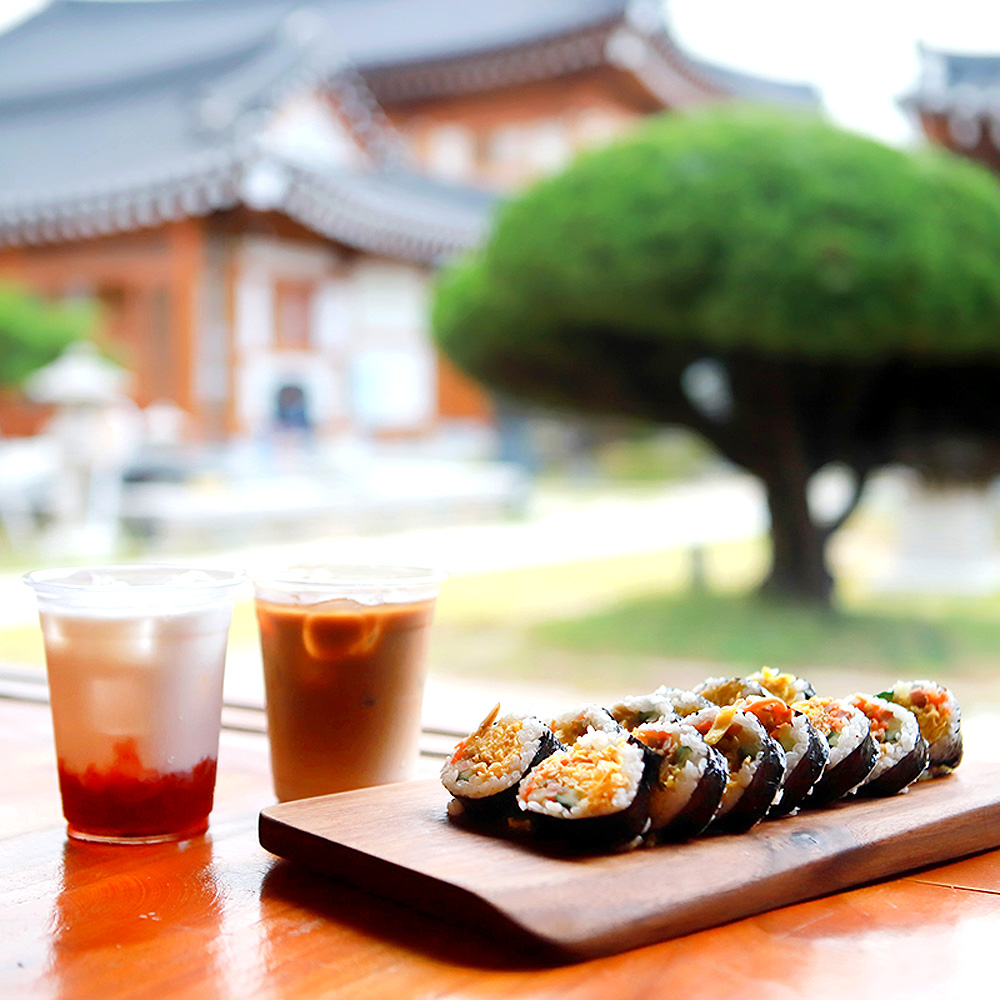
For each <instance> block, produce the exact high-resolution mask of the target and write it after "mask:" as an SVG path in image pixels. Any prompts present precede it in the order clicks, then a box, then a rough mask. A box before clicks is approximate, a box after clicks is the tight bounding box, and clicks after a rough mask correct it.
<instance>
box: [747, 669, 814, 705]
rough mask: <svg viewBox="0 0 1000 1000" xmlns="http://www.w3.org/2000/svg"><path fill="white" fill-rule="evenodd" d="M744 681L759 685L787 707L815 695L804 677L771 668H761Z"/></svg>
mask: <svg viewBox="0 0 1000 1000" xmlns="http://www.w3.org/2000/svg"><path fill="white" fill-rule="evenodd" d="M746 679H747V680H748V681H754V682H755V683H757V684H759V685H760V686H761V687H762V688H763V689H764V690H765V691H767V692H768V693H769V694H773V695H774V696H775V698H780V699H781V700H782V701H784V702H787V703H788V704H789V705H791V704H792V703H793V702H796V701H804V700H805V699H806V698H811V697H812V696H813V695H814V694H816V689H815V688H814V687H813V686H812V684H810V683H809V681H807V680H806V679H805V678H804V677H796V676H795V674H783V673H781V672H780V671H778V670H775V669H774V668H773V667H763V668H761V669H760V670H758V671H757V672H756V673H753V674H748V675H747V677H746Z"/></svg>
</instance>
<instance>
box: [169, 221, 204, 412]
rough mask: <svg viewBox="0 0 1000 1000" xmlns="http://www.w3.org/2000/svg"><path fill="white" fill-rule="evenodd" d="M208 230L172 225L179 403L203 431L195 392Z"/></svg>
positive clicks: (193, 225)
mask: <svg viewBox="0 0 1000 1000" xmlns="http://www.w3.org/2000/svg"><path fill="white" fill-rule="evenodd" d="M203 264H204V231H203V225H202V220H201V219H181V220H179V221H177V222H173V223H171V225H170V299H171V304H172V307H173V308H172V313H173V327H174V336H175V343H176V348H175V349H176V352H177V355H176V357H177V367H176V371H177V386H176V401H177V403H178V405H179V406H181V407H183V409H185V410H187V412H188V413H190V414H191V416H192V418H193V422H194V425H195V427H197V428H198V429H199V430H200V429H201V418H202V414H201V407H200V405H199V401H198V397H197V393H196V391H195V386H196V378H197V369H196V365H197V360H198V333H199V328H200V309H199V302H200V298H201V285H202V269H203Z"/></svg>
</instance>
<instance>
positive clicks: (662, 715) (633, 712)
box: [608, 692, 677, 732]
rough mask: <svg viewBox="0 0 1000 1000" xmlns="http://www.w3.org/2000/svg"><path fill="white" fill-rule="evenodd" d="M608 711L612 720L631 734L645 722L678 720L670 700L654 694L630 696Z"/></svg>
mask: <svg viewBox="0 0 1000 1000" xmlns="http://www.w3.org/2000/svg"><path fill="white" fill-rule="evenodd" d="M608 711H609V712H610V713H611V716H612V718H613V719H614V720H615V721H616V722H617V723H618V724H619V725H621V726H624V727H625V728H626V729H628V730H629V731H630V732H631V731H632V730H634V729H635V728H636V726H641V725H642V724H643V723H645V722H659V721H660V720H661V719H662V720H673V719H676V718H677V713H676V712H675V711H674V707H673V705H672V704H671V703H670V699H669V698H667V697H666V695H663V694H660V693H658V692H654V693H653V694H641V695H629V696H628V697H626V698H622V700H621V701H619V702H617V703H616V704H614V705H612V706H611V708H610V709H608Z"/></svg>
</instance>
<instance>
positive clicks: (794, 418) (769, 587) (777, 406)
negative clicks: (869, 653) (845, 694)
mask: <svg viewBox="0 0 1000 1000" xmlns="http://www.w3.org/2000/svg"><path fill="white" fill-rule="evenodd" d="M745 374H746V376H747V378H748V384H747V385H746V387H745V392H746V396H745V397H744V398H745V399H746V400H747V404H748V405H747V407H746V413H745V419H746V422H747V424H748V427H749V429H750V432H751V434H753V435H755V436H756V438H757V441H758V453H757V456H756V462H755V465H756V468H753V469H751V471H753V472H754V473H755V474H756V475H758V476H759V477H760V478H761V479H762V480H763V482H764V485H765V487H766V488H767V505H768V508H769V510H770V514H771V549H772V562H771V572H770V574H769V575H768V578H767V579H766V580H765V581H764V585H763V588H762V589H763V591H764V592H765V593H767V594H773V595H776V596H781V597H785V598H792V599H795V600H800V601H808V602H810V603H812V604H818V605H823V606H827V607H828V606H829V605H830V600H831V596H832V593H833V577H832V576H831V574H830V571H829V570H828V569H827V566H826V558H825V550H826V539H827V537H828V534H829V533H828V532H827V531H825V530H824V529H823V528H822V527H821V526H820V525H817V524H816V523H815V522H814V521H813V518H812V515H811V514H810V512H809V496H808V489H809V479H810V476H811V474H812V469H811V466H810V463H809V459H808V456H807V450H806V443H805V441H804V440H803V433H802V426H801V421H802V418H803V417H802V414H800V413H799V407H798V406H797V405H796V399H795V390H794V374H793V373H792V372H790V371H789V370H788V368H787V367H786V366H785V365H783V364H782V363H781V362H780V361H777V362H776V361H771V360H769V359H755V360H754V361H753V362H752V363H750V364H748V365H747V366H746V371H745Z"/></svg>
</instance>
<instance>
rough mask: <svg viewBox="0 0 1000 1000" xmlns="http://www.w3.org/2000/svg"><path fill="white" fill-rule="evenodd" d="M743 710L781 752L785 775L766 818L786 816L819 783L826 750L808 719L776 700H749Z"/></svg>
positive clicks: (827, 748) (826, 747)
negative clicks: (755, 720)
mask: <svg viewBox="0 0 1000 1000" xmlns="http://www.w3.org/2000/svg"><path fill="white" fill-rule="evenodd" d="M743 709H744V711H747V712H749V713H750V714H751V715H753V716H755V717H756V719H757V721H758V722H760V724H761V725H762V726H763V727H764V730H765V732H766V733H767V735H768V736H770V737H771V739H774V740H777V741H778V743H780V744H781V749H782V750H784V751H785V773H784V775H783V776H782V779H781V788H780V789H779V790H778V794H777V796H776V797H775V800H774V802H773V803H772V805H771V808H770V810H768V816H771V817H778V816H787V815H788V814H789V813H790V812H792V811H793V810H795V809H797V808H798V807H799V806H800V805H801V804H802V800H803V799H804V798H805V797H806V796H807V795H808V794H809V792H810V790H811V789H812V787H813V785H815V784H816V782H817V781H819V778H820V776H821V775H822V773H823V769H824V767H826V761H827V758H828V757H829V756H830V748H829V746H828V745H827V742H826V740H825V739H823V737H822V736H820V735H819V733H817V732H816V729H815V727H814V726H813V724H812V723H811V722H810V721H809V718H808V717H807V716H806V715H804V714H803V713H802V712H798V711H796V710H795V709H793V708H791V706H789V705H788V704H787V703H786V702H785V701H784V700H783V699H781V698H779V697H772V698H750V699H748V700H747V701H746V702H744V704H743Z"/></svg>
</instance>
